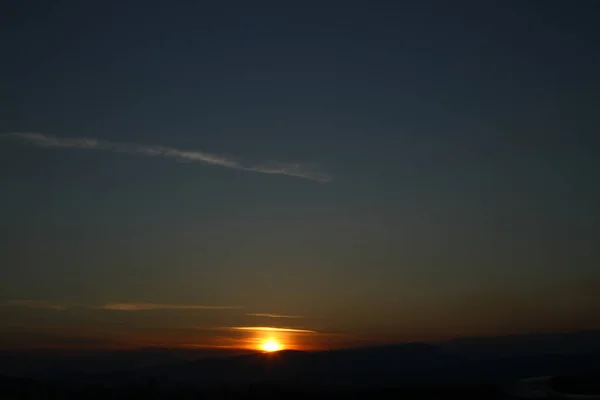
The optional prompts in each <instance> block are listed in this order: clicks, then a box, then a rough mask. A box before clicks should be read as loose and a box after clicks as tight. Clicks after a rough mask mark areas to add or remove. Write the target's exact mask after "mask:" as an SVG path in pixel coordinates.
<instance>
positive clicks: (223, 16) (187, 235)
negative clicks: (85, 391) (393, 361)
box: [0, 1, 600, 346]
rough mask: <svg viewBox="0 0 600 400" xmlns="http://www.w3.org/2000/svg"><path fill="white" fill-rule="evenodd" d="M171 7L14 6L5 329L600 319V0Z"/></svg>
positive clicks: (0, 182)
mask: <svg viewBox="0 0 600 400" xmlns="http://www.w3.org/2000/svg"><path fill="white" fill-rule="evenodd" d="M176 3H177V4H171V3H169V2H159V1H146V2H133V1H118V2H117V1H114V2H113V1H107V2H100V3H96V4H91V3H90V2H76V1H54V2H44V1H13V2H9V3H8V5H4V6H3V9H2V11H0V15H2V17H0V18H1V21H0V22H1V26H2V27H3V28H2V32H3V34H2V37H3V41H2V42H1V57H2V60H4V61H3V62H2V63H0V74H1V76H2V79H1V81H0V85H1V86H0V98H1V103H0V133H2V134H3V137H2V138H1V139H0V187H2V196H0V221H2V223H1V224H0V235H1V236H2V241H1V242H0V265H1V266H2V267H1V268H0V293H1V295H0V296H1V298H0V301H2V302H3V304H4V306H2V307H1V308H0V315H2V319H3V320H7V321H9V327H7V328H4V329H5V330H4V331H2V332H0V341H3V343H9V344H8V345H14V343H21V341H19V340H17V339H15V338H18V337H23V332H30V333H31V332H33V333H32V335H33V337H34V338H36V339H35V340H40V338H45V336H43V335H46V334H47V333H48V330H49V329H50V328H49V327H50V326H54V325H56V324H63V326H67V328H65V329H63V330H59V331H57V332H56V333H55V334H53V335H51V337H50V336H48V337H49V338H46V340H47V341H48V343H50V344H51V343H53V340H57V339H56V338H57V337H60V338H64V337H70V338H80V339H81V338H83V339H85V338H90V337H93V338H95V339H98V338H99V340H106V341H107V343H108V342H109V341H111V340H116V341H119V340H122V339H123V337H127V338H129V339H128V340H130V341H131V340H132V339H131V338H132V337H137V336H135V335H138V336H139V337H140V338H142V336H143V337H144V338H147V337H153V338H162V339H161V340H163V341H165V340H166V341H167V342H168V340H172V341H173V342H177V343H180V342H184V341H185V342H186V343H189V342H194V343H198V344H214V343H216V342H219V340H221V339H219V340H217V339H215V337H216V336H215V334H214V332H212V331H211V330H212V329H214V328H215V327H217V326H218V327H232V326H263V325H264V326H286V327H293V328H304V329H310V330H314V331H317V332H318V334H317V333H315V334H314V335H315V337H314V338H305V341H306V345H307V346H308V345H316V344H315V343H318V344H323V343H324V338H331V337H330V336H327V335H330V334H333V333H336V334H339V335H341V336H344V335H346V336H347V337H353V338H358V337H360V338H361V340H362V339H363V338H378V339H377V340H406V339H422V338H438V337H448V336H460V335H477V334H499V333H507V332H523V331H534V330H537V331H550V330H567V329H588V328H600V321H599V320H598V317H597V315H599V314H600V309H599V307H600V306H599V304H600V298H599V297H598V295H597V293H598V291H597V289H598V288H600V273H599V272H598V264H599V262H600V254H599V250H598V248H599V246H598V238H599V237H600V212H599V211H598V207H597V204H600V191H599V189H598V183H597V182H600V168H599V167H600V165H599V164H600V161H599V159H598V154H600V138H599V136H598V133H599V127H600V113H599V112H598V109H599V106H600V97H599V94H598V93H600V78H599V76H600V75H599V74H598V70H600V52H598V48H600V32H599V29H598V28H597V26H596V25H597V21H598V18H600V12H599V10H598V8H599V7H598V6H597V5H596V4H595V2H593V1H579V2H570V3H569V2H562V1H546V2H534V1H486V2H476V1H466V2H451V3H450V2H445V1H406V2H392V1H343V2H342V1H329V2H296V3H294V4H290V3H289V2H281V1H279V2H275V1H273V2H247V1H230V2H212V4H208V3H207V2H176ZM31 133H34V134H36V135H37V136H32V135H29V136H28V134H31ZM81 138H88V139H94V140H97V141H98V142H94V143H95V144H94V149H88V148H84V147H85V145H84V144H82V143H84V142H82V141H81ZM87 143H89V142H87ZM125 145H126V146H128V147H127V149H128V150H127V151H123V148H124V147H123V146H125ZM156 149H160V155H155V156H151V157H150V156H147V155H148V153H149V152H150V151H153V150H156ZM165 149H166V150H165ZM175 149H176V150H177V151H178V153H177V155H176V156H173V154H174V153H173V152H174V150H175ZM186 152H187V153H186ZM190 152H195V153H190ZM198 152H201V153H198ZM167 153H168V154H167ZM144 154H145V155H146V156H144ZM199 156H202V157H204V158H203V160H204V161H203V162H196V161H198V160H195V161H193V162H178V161H190V160H189V159H190V157H199ZM208 156H210V157H213V158H211V160H214V159H215V158H214V157H217V158H216V159H217V162H213V161H211V162H209V163H208V164H207V163H206V157H208ZM211 163H212V164H216V163H221V166H218V165H209V164H211ZM223 163H229V164H227V165H225V166H223ZM231 163H233V164H231ZM274 163H275V164H274ZM296 164H297V165H296ZM292 165H296V166H292ZM274 166H275V167H274ZM248 169H253V170H252V171H250V170H248ZM275 170H277V171H276V172H279V173H273V172H275ZM264 172H268V173H264ZM292 175H300V176H292ZM315 176H319V177H323V176H326V177H327V179H324V180H325V181H326V182H316V181H315V180H313V178H314V177H315ZM307 177H308V178H309V179H304V178H307ZM559 293H560V295H558V294H559ZM113 302H120V303H128V304H132V305H137V306H136V307H137V308H136V307H133V306H132V307H133V308H136V309H139V308H144V307H139V304H140V303H145V304H155V305H157V306H156V307H153V309H151V310H148V309H144V310H140V311H139V312H135V313H130V314H128V315H131V314H135V315H136V316H135V317H128V318H129V319H128V321H129V322H128V323H124V322H122V318H123V316H122V313H123V312H125V311H123V310H114V309H110V307H108V308H109V309H106V308H107V307H105V305H106V304H109V303H113ZM165 305H210V306H232V305H233V306H236V307H240V308H239V309H235V310H237V311H232V310H231V309H227V311H224V310H222V309H212V310H206V309H198V308H185V309H175V308H168V307H166V306H165ZM59 306H60V307H59ZM159 306H161V307H159ZM94 307H95V308H94ZM102 307H104V308H102ZM113 308H114V307H113ZM145 308H152V307H145ZM159 308H160V310H159ZM58 309H60V310H58ZM249 313H278V314H292V315H298V316H302V317H304V318H295V319H276V320H274V318H270V317H257V316H249V315H246V314H249ZM141 314H143V315H141ZM261 318H262V319H261ZM123 324H125V325H123ZM158 327H160V328H158ZM140 332H142V333H140ZM198 332H201V333H198ZM211 332H212V333H211ZM134 333H135V334H134ZM38 334H39V336H36V335H38ZM318 335H322V337H317V336H318ZM334 336H335V335H334ZM167 337H168V338H169V339H168V340H167V339H165V338H167ZM336 337H337V336H336ZM61 340H62V339H61ZM140 340H142V339H140ZM148 340H150V339H148ZM153 340H154V339H153ZM156 340H158V339H156ZM232 340H235V338H233V339H232ZM295 340H296V341H299V340H300V339H295ZM331 340H332V341H331V342H327V343H330V344H331V345H335V343H338V342H335V340H334V339H331ZM336 340H337V339H336ZM290 341H291V342H293V341H294V340H292V339H290ZM311 341H312V342H311ZM334 342H335V343H334ZM11 343H12V344H11ZM219 343H220V342H219ZM5 345H6V344H5Z"/></svg>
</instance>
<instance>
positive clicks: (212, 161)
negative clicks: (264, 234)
mask: <svg viewBox="0 0 600 400" xmlns="http://www.w3.org/2000/svg"><path fill="white" fill-rule="evenodd" d="M8 136H11V137H15V138H18V139H21V140H24V141H26V142H28V143H31V144H33V145H35V146H38V147H44V148H66V149H87V150H105V151H111V152H116V153H128V154H133V155H141V156H147V157H163V158H171V159H174V160H177V161H184V162H196V163H202V164H208V165H214V166H219V167H224V168H232V169H237V170H243V171H254V172H260V173H263V174H276V175H287V176H292V177H297V178H303V179H309V180H312V181H316V182H321V183H326V182H330V181H331V180H332V179H333V178H332V177H331V175H329V174H326V173H324V172H322V171H320V170H319V169H318V166H315V165H309V164H293V163H281V162H275V161H273V162H265V163H258V164H250V165H247V164H244V163H242V162H240V161H239V160H238V159H236V158H234V157H230V156H224V155H219V154H211V153H206V152H203V151H198V150H183V149H176V148H173V147H165V146H151V145H139V144H131V143H118V142H110V141H105V140H98V139H93V138H59V137H56V136H51V135H44V134H41V133H30V132H22V133H10V134H8Z"/></svg>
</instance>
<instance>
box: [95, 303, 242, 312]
mask: <svg viewBox="0 0 600 400" xmlns="http://www.w3.org/2000/svg"><path fill="white" fill-rule="evenodd" d="M94 308H96V309H99V310H114V311H148V310H231V309H235V308H238V307H233V306H204V305H193V304H192V305H190V304H155V303H108V304H104V305H102V306H99V307H94Z"/></svg>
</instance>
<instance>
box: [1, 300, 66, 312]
mask: <svg viewBox="0 0 600 400" xmlns="http://www.w3.org/2000/svg"><path fill="white" fill-rule="evenodd" d="M7 304H8V305H9V306H16V307H27V308H39V309H43V310H56V311H63V310H66V309H67V308H69V307H67V306H65V305H64V304H59V303H53V302H50V301H46V300H11V301H8V302H7Z"/></svg>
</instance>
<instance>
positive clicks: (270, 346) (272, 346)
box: [261, 340, 281, 353]
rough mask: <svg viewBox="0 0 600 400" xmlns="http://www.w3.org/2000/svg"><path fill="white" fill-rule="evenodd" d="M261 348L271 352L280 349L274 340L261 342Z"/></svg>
mask: <svg viewBox="0 0 600 400" xmlns="http://www.w3.org/2000/svg"><path fill="white" fill-rule="evenodd" d="M261 348H262V349H263V350H264V351H266V352H268V353H272V352H274V351H279V350H281V344H279V343H277V342H276V341H275V340H267V341H266V342H264V343H263V344H262V346H261Z"/></svg>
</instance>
